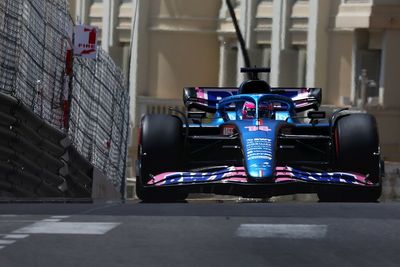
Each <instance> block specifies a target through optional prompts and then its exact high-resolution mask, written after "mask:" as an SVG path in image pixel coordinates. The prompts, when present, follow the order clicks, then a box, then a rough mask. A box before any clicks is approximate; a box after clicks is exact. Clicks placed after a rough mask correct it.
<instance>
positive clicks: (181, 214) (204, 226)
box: [0, 201, 400, 267]
mask: <svg viewBox="0 0 400 267" xmlns="http://www.w3.org/2000/svg"><path fill="white" fill-rule="evenodd" d="M399 265H400V203H396V202H390V203H371V204H357V203H346V204H335V203H295V202H289V203H235V202H229V201H228V202H226V201H225V202H224V203H216V202H213V201H192V202H189V203H175V204H142V203H138V202H129V203H126V204H121V203H108V204H107V203H103V204H1V205H0V266H1V267H8V266H40V267H47V266H49V267H50V266H57V267H61V266H74V267H77V266H85V267H87V266H96V267H102V266H107V267H108V266H399Z"/></svg>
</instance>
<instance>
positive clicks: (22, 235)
mask: <svg viewBox="0 0 400 267" xmlns="http://www.w3.org/2000/svg"><path fill="white" fill-rule="evenodd" d="M28 236H29V235H25V234H19V235H18V234H14V235H12V234H10V235H4V236H3V237H4V238H8V239H24V238H27V237H28Z"/></svg>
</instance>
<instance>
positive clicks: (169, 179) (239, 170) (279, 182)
mask: <svg viewBox="0 0 400 267" xmlns="http://www.w3.org/2000/svg"><path fill="white" fill-rule="evenodd" d="M378 186H379V184H375V183H372V182H371V181H369V180H368V177H367V176H365V175H362V174H358V173H348V172H306V171H302V170H299V169H295V168H291V167H288V166H281V167H276V170H275V172H274V176H273V177H272V178H271V179H270V180H269V181H267V182H265V181H264V182H257V181H254V180H252V179H249V178H248V177H247V175H246V172H245V169H244V167H233V166H231V167H226V166H225V167H210V168H208V169H201V170H198V171H193V172H166V173H161V174H158V175H156V176H153V177H152V179H150V181H149V182H148V183H147V185H146V187H147V188H149V189H153V190H160V189H164V188H165V189H167V188H175V189H180V190H182V191H188V192H204V193H217V194H230V195H242V196H249V197H262V196H275V195H286V194H295V193H316V192H318V191H320V190H321V189H322V190H324V188H327V187H331V188H334V187H337V188H344V187H346V188H348V189H349V190H353V189H354V190H360V191H362V190H370V189H374V188H376V187H378Z"/></svg>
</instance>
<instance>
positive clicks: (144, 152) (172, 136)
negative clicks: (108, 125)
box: [136, 115, 188, 202]
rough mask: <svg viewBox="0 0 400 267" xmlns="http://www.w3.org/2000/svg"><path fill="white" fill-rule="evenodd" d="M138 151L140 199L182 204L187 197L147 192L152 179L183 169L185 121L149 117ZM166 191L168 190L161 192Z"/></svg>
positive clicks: (144, 122) (167, 192)
mask: <svg viewBox="0 0 400 267" xmlns="http://www.w3.org/2000/svg"><path fill="white" fill-rule="evenodd" d="M139 134H140V137H139V147H138V159H139V164H140V165H139V174H138V177H137V178H136V195H137V197H138V198H139V199H141V200H142V201H145V202H166V201H182V200H184V199H185V198H186V197H187V195H188V194H187V193H182V192H180V191H176V190H174V191H172V190H169V191H166V190H155V189H154V188H152V189H149V188H145V185H146V184H147V183H148V182H149V181H150V179H151V177H152V176H155V175H157V174H160V173H164V172H168V171H179V170H181V169H182V167H183V164H182V162H183V150H184V147H183V137H182V121H181V120H180V119H179V118H178V117H175V116H171V115H145V116H144V117H143V118H142V121H141V127H140V133H139ZM160 189H164V188H160Z"/></svg>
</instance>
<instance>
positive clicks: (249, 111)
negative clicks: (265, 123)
mask: <svg viewBox="0 0 400 267" xmlns="http://www.w3.org/2000/svg"><path fill="white" fill-rule="evenodd" d="M255 117H256V104H254V103H252V102H248V101H246V102H244V104H243V108H242V118H243V119H254V118H255Z"/></svg>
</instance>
